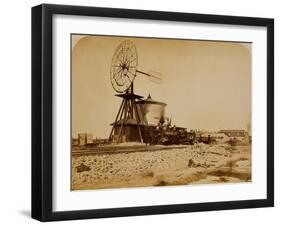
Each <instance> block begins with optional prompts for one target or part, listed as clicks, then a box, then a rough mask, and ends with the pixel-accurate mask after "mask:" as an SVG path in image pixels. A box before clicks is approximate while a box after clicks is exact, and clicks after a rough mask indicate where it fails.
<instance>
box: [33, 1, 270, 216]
mask: <svg viewBox="0 0 281 226" xmlns="http://www.w3.org/2000/svg"><path fill="white" fill-rule="evenodd" d="M55 14H62V15H81V16H96V17H111V18H128V19H129V18H133V19H147V20H162V21H181V22H195V23H211V24H222V25H223V24H227V25H231V24H233V25H247V26H259V27H266V28H267V172H266V174H267V198H266V199H257V200H246V201H244V200H241V201H226V202H208V203H194V204H173V203H171V204H170V205H160V206H142V207H128V208H109V209H93V210H73V211H62V212H54V211H53V210H52V202H53V201H52V200H53V195H52V135H53V134H52V123H53V121H52V110H53V108H52V104H53V101H52V99H53V94H52V80H53V79H52V18H53V15H55ZM271 206H274V20H273V19H268V18H253V17H237V16H222V15H205V14H190V13H177V12H161V11H144V10H132V9H117V8H98V7H83V6H66V5H49V4H43V5H39V6H35V7H33V8H32V218H34V219H37V220H40V221H57V220H73V219H88V218H106V217H122V216H136V215H150V214H168V213H181V212H196V211H211V210H229V209H244V208H257V207H271Z"/></svg>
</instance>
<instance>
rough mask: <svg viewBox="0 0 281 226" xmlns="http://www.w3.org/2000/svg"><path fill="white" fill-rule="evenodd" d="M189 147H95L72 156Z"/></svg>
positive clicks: (73, 152) (74, 151)
mask: <svg viewBox="0 0 281 226" xmlns="http://www.w3.org/2000/svg"><path fill="white" fill-rule="evenodd" d="M188 146H190V145H181V146H178V145H169V146H133V147H132V146H120V147H118V146H110V147H107V146H105V147H97V148H93V149H81V150H80V149H73V150H72V156H79V155H96V154H117V153H131V152H145V151H162V150H169V149H183V148H186V147H188Z"/></svg>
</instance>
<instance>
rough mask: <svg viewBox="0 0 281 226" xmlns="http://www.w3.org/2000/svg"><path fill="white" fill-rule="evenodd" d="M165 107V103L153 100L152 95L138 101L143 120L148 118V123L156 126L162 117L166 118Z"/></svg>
mask: <svg viewBox="0 0 281 226" xmlns="http://www.w3.org/2000/svg"><path fill="white" fill-rule="evenodd" d="M165 107H166V104H165V103H163V102H160V101H156V100H153V99H152V98H151V96H150V95H148V97H147V98H146V99H144V100H140V101H138V102H137V108H138V112H139V115H140V118H141V121H142V122H143V121H144V120H145V118H146V120H147V123H148V125H155V126H156V125H157V124H158V123H159V120H160V119H161V118H162V119H164V118H165Z"/></svg>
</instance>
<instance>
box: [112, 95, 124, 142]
mask: <svg viewBox="0 0 281 226" xmlns="http://www.w3.org/2000/svg"><path fill="white" fill-rule="evenodd" d="M124 103H125V99H123V100H122V103H121V105H120V108H119V110H118V113H117V115H116V118H115V121H114V124H113V126H112V129H111V132H110V135H109V138H108V142H110V141H112V134H113V131H114V129H115V127H116V123H117V122H118V119H119V115H120V113H121V115H122V111H123V109H124Z"/></svg>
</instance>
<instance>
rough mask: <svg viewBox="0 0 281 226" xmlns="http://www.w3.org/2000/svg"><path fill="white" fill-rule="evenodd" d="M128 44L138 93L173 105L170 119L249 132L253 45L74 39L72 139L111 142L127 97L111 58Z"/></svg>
mask: <svg viewBox="0 0 281 226" xmlns="http://www.w3.org/2000/svg"><path fill="white" fill-rule="evenodd" d="M124 40H130V41H132V42H133V43H134V45H135V47H136V49H137V54H138V66H137V69H138V70H141V71H144V72H150V71H156V72H158V73H160V74H161V77H162V82H161V83H155V82H153V81H152V80H150V79H148V78H147V77H146V76H143V75H137V76H136V78H135V81H134V88H135V93H136V94H139V95H142V96H144V97H147V96H148V94H150V95H151V97H152V98H153V99H155V100H159V101H163V102H165V103H166V104H167V107H166V116H167V117H170V116H172V120H173V121H172V123H173V124H175V125H177V126H181V127H186V128H188V129H206V130H219V129H246V128H247V126H248V124H249V123H250V121H251V92H252V89H251V65H252V63H251V44H250V43H234V42H221V41H220V42H218V41H199V40H178V39H153V38H135V37H115V36H94V35H88V36H87V35H72V59H71V60H72V135H73V136H74V137H76V136H77V134H78V133H92V134H93V136H94V137H98V138H107V137H108V136H109V133H110V129H111V126H110V123H112V122H113V121H114V119H115V117H116V114H117V111H118V109H119V106H120V104H121V98H118V97H116V96H115V94H116V92H115V91H114V89H113V88H112V86H111V83H110V66H111V60H112V57H113V54H114V51H115V49H116V48H117V46H118V45H119V44H120V43H121V42H122V41H124Z"/></svg>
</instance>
